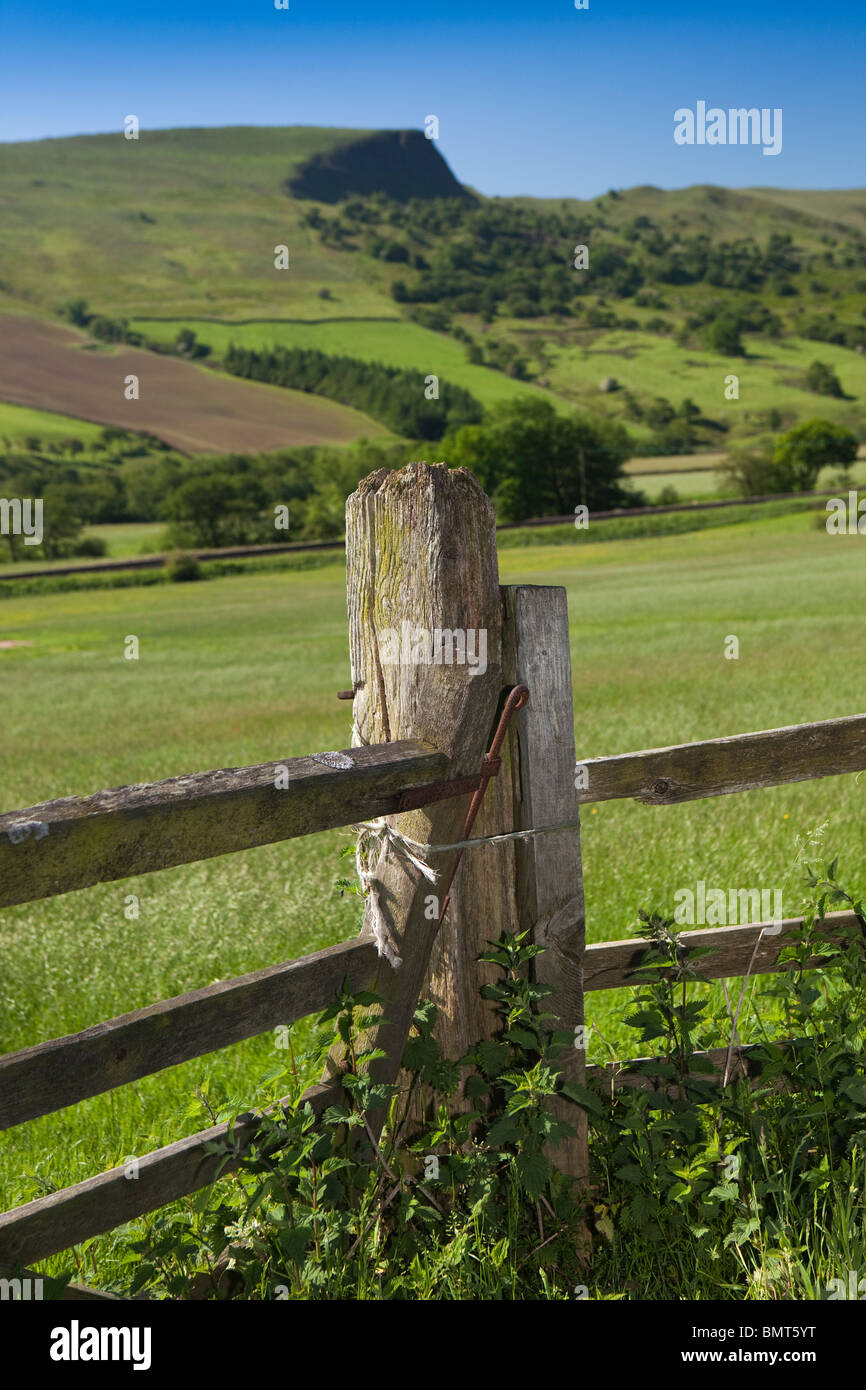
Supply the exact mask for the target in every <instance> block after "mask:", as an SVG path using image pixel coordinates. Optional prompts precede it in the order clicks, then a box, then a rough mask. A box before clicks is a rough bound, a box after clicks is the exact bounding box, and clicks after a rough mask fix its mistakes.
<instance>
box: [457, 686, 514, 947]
mask: <svg viewBox="0 0 866 1390" xmlns="http://www.w3.org/2000/svg"><path fill="white" fill-rule="evenodd" d="M528 701H529V687H528V686H526V685H515V686H514V688H513V690H512V691H511V693H510V694H509V696H508V699H507V700H506V701H505V707H504V709H503V711H502V714H501V715H500V716H499V723H498V724H497V726H496V733H495V734H494V735H493V742H492V743H491V745H490V749H489V751H488V752H487V753H485V754H484V758H483V760H482V763H481V771H480V774H479V776H480V777H481V784H480V786H479V787H478V790H477V791H476V793H475V795H474V796H473V798H472V801H471V803H470V806H469V810H468V811H467V812H466V820H465V822H464V825H463V834H462V835H461V836H460V838H461V840H468V839H469V832H470V830H471V829H472V827H473V825H474V824H475V817H476V816H477V815H478V812H479V811H480V809H481V803H482V801H483V800H484V793H485V792H486V791H487V784H488V782H489V781H490V778H491V777H495V776H496V774H497V773H498V771H499V769H500V767H501V766H502V759H501V758H500V756H499V754H500V752H501V750H502V745H503V743H504V742H505V735H506V734H507V733H508V725H509V724H510V723H511V717H512V715H514V714H516V713H517V711H518V710H519V709H523V706H524V705H525V704H527V703H528ZM462 858H463V851H462V849H459V850H458V851H457V857H456V859H455V860H454V867H453V868H452V870H451V876H450V877H449V879H448V887H447V888H446V890H445V901H444V902H443V904H442V911H441V912H440V913H439V926H440V927H441V925H442V919H443V918H444V916H445V913H446V912H447V910H448V903H449V901H450V898H451V886H452V884H453V883H454V875H455V874H456V873H457V870H458V869H459V867H460V860H461V859H462Z"/></svg>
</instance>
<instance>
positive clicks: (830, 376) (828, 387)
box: [806, 362, 845, 400]
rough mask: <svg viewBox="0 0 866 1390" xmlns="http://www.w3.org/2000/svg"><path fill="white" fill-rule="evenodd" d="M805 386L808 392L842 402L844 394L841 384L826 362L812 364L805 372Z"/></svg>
mask: <svg viewBox="0 0 866 1390" xmlns="http://www.w3.org/2000/svg"><path fill="white" fill-rule="evenodd" d="M806 386H807V388H808V390H810V391H815V392H817V394H818V395H819V396H837V397H839V398H841V399H843V400H844V397H845V392H844V391H843V390H842V383H841V382H840V380H839V378H838V377H837V375H836V373H835V372H834V371H833V368H832V367H828V365H827V363H826V362H812V363H810V364H809V369H808V371H807V372H806Z"/></svg>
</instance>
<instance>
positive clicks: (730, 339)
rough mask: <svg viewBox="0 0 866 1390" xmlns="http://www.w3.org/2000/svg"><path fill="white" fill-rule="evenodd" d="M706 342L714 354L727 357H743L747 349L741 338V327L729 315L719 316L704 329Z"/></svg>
mask: <svg viewBox="0 0 866 1390" xmlns="http://www.w3.org/2000/svg"><path fill="white" fill-rule="evenodd" d="M704 341H705V343H706V345H707V347H708V348H710V349H712V351H713V352H720V353H722V354H723V355H724V356H725V357H743V356H745V348H744V347H743V342H742V339H741V337H740V325H739V323H738V322H737V320H736V319H735V318H733V317H732V316H730V315H728V314H719V316H718V317H717V318H714V319H713V320H712V321H711V322H710V323H708V324H707V326H706V328H705V329H704Z"/></svg>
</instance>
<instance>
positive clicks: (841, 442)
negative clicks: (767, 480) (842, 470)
mask: <svg viewBox="0 0 866 1390" xmlns="http://www.w3.org/2000/svg"><path fill="white" fill-rule="evenodd" d="M857 448H858V441H857V436H856V435H855V434H852V432H851V431H850V430H846V429H845V428H844V427H843V426H842V425H834V424H831V422H830V421H829V420H806V421H805V422H804V424H802V425H796V426H795V427H794V429H792V430H788V431H787V432H786V433H785V434H780V435H779V437H778V439H777V440H776V444H775V448H774V449H773V461H774V463H775V464H776V466H777V467H778V468H779V469H780V470H781V471H782V473H783V474H784V476H785V478H786V479H787V481H788V482H789V483H790V487H787V488H782V489H781V491H790V492H809V491H811V490H812V488H814V486H815V483H816V481H817V478H818V474H819V473H820V472H821V469H822V468H826V467H827V466H828V465H829V464H839V465H841V466H842V467H845V466H847V465H848V464H851V463H853V461H854V459H855V458H856V457H857Z"/></svg>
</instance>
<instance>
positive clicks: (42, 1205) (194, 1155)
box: [0, 1081, 342, 1269]
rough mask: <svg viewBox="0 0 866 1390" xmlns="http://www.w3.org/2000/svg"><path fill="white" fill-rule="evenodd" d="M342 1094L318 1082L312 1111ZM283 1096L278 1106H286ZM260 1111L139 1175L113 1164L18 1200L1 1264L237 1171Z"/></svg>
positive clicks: (161, 1156)
mask: <svg viewBox="0 0 866 1390" xmlns="http://www.w3.org/2000/svg"><path fill="white" fill-rule="evenodd" d="M341 1098H342V1089H341V1087H340V1084H339V1082H338V1081H333V1082H327V1083H322V1084H319V1085H317V1086H312V1087H310V1089H309V1090H308V1091H306V1092H305V1093H304V1099H305V1100H307V1101H309V1102H310V1105H311V1106H312V1108H313V1110H314V1112H315V1113H316V1114H321V1113H322V1111H323V1110H325V1109H326V1108H327V1107H328V1106H329V1105H334V1104H337V1103H338V1102H339V1101H340V1100H341ZM288 1105H289V1099H288V1097H285V1098H284V1099H283V1100H281V1101H279V1102H278V1105H277V1107H275V1109H276V1108H278V1107H279V1106H288ZM260 1126H261V1117H260V1116H259V1115H255V1114H248V1115H241V1116H239V1118H238V1119H237V1120H236V1121H235V1123H234V1125H233V1126H231V1125H228V1124H218V1125H212V1126H211V1128H210V1129H204V1130H200V1131H199V1132H198V1133H197V1134H191V1135H189V1137H188V1138H186V1139H180V1140H178V1141H177V1143H174V1144H169V1145H167V1146H166V1147H165V1148H162V1149H155V1150H154V1151H153V1152H152V1153H148V1154H145V1155H144V1156H143V1157H141V1158H139V1160H138V1168H137V1174H138V1175H137V1177H131V1176H127V1171H126V1168H125V1167H120V1168H112V1169H110V1170H109V1171H108V1172H107V1173H100V1174H99V1175H98V1177H95V1178H87V1179H86V1180H85V1181H84V1182H80V1183H76V1184H75V1186H74V1187H64V1188H63V1189H62V1190H61V1191H60V1192H52V1193H50V1194H49V1195H48V1196H47V1197H39V1198H37V1199H36V1201H33V1202H27V1203H26V1205H24V1206H20V1207H13V1208H12V1210H11V1211H7V1212H3V1213H2V1215H0V1269H16V1268H17V1267H18V1266H20V1265H30V1264H36V1263H38V1262H39V1261H40V1260H45V1259H47V1258H48V1257H49V1255H56V1254H58V1253H59V1252H60V1251H61V1250H68V1249H69V1247H70V1246H72V1245H78V1244H79V1243H80V1242H81V1241H83V1240H88V1239H89V1238H90V1237H91V1236H95V1235H101V1234H102V1233H103V1232H104V1231H110V1230H113V1229H114V1227H115V1226H120V1225H122V1224H123V1223H124V1222H126V1221H132V1220H134V1219H135V1218H136V1217H138V1216H144V1215H145V1214H146V1213H147V1212H149V1211H156V1210H157V1208H158V1207H164V1206H167V1205H168V1203H169V1202H174V1201H176V1200H177V1199H178V1198H179V1197H186V1196H188V1195H189V1194H190V1193H192V1192H198V1191H199V1189H200V1188H202V1187H209V1186H210V1184H211V1183H213V1182H215V1181H216V1180H217V1178H218V1177H221V1176H222V1175H223V1174H226V1173H233V1172H235V1171H236V1170H237V1169H238V1168H239V1167H240V1164H241V1158H242V1155H243V1152H244V1150H245V1149H247V1148H248V1147H249V1145H250V1144H251V1143H252V1142H253V1140H254V1139H255V1137H256V1135H257V1134H258V1133H259V1131H260ZM225 1142H231V1144H232V1151H231V1153H230V1154H229V1155H228V1156H226V1155H224V1154H219V1153H217V1154H214V1153H207V1152H206V1151H205V1148H204V1146H205V1144H207V1143H225Z"/></svg>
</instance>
